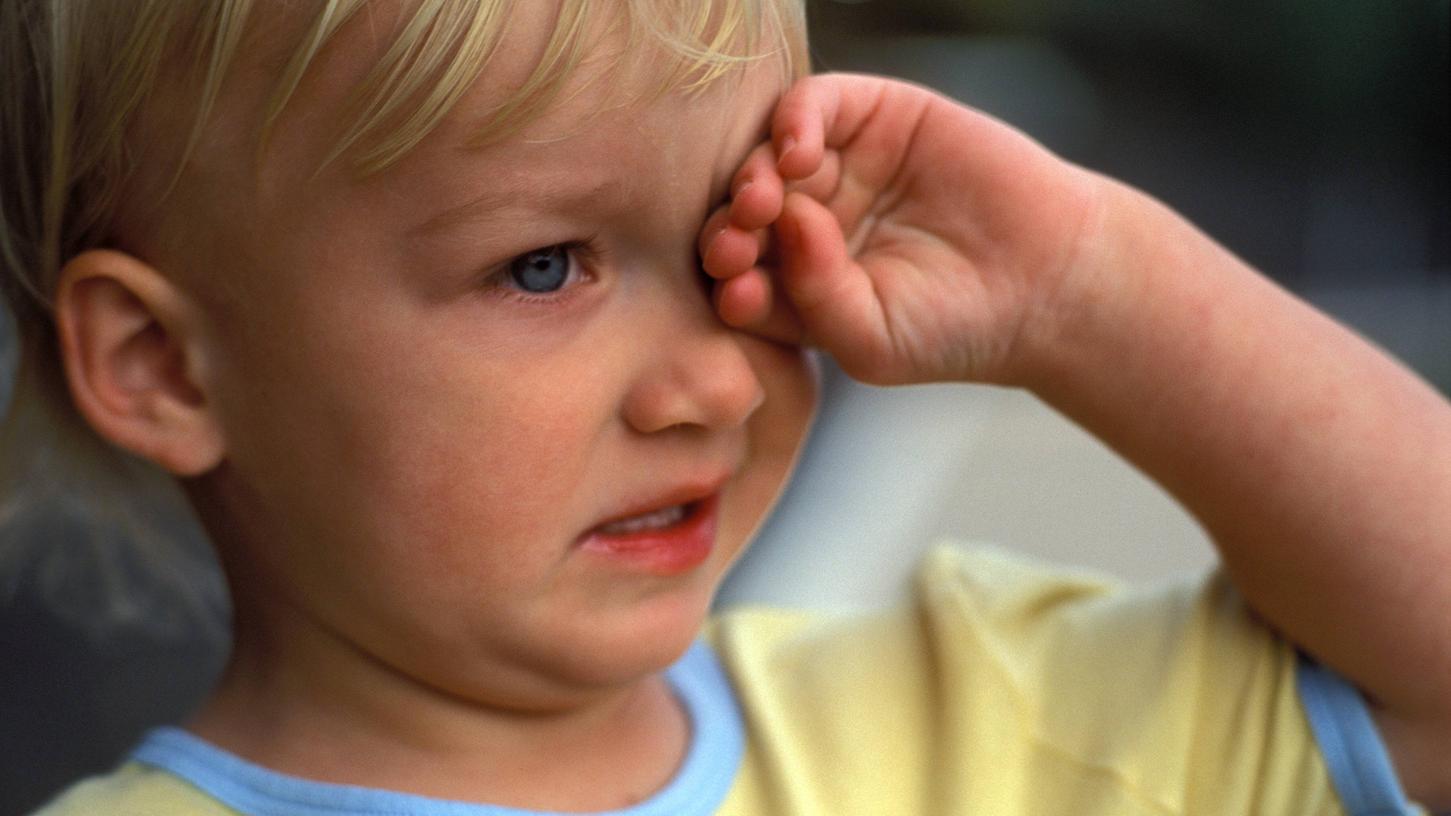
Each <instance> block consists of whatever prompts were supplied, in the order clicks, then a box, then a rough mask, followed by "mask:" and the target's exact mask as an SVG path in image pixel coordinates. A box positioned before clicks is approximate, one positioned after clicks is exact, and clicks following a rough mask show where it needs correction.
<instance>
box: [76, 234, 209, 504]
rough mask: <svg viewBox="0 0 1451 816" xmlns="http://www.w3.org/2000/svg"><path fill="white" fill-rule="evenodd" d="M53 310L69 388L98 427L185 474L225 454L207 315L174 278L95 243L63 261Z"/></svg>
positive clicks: (118, 441) (196, 472)
mask: <svg viewBox="0 0 1451 816" xmlns="http://www.w3.org/2000/svg"><path fill="white" fill-rule="evenodd" d="M55 317H56V329H57V331H58V333H59V335H60V346H61V349H60V351H61V358H62V362H63V363H64V365H65V375H66V382H67V384H68V385H69V386H70V391H71V397H72V399H74V400H75V403H76V407H77V408H78V409H79V410H80V412H81V414H82V415H83V416H84V417H85V418H86V420H87V421H88V422H89V423H90V424H91V427H93V428H94V429H95V430H96V432H97V433H99V434H100V435H101V436H102V437H104V438H106V439H107V440H109V441H111V442H112V443H113V444H115V445H117V446H119V447H121V448H124V449H126V450H128V451H131V452H132V453H135V454H137V455H138V456H141V457H142V458H145V459H149V460H150V461H152V462H154V463H156V464H158V465H160V466H161V467H163V468H165V469H166V470H168V471H170V472H171V473H174V474H176V475H177V476H198V475H201V474H202V473H205V472H207V471H209V470H211V469H212V468H214V467H216V466H217V465H218V464H219V463H220V462H221V461H222V458H223V455H224V453H225V444H224V442H223V438H222V433H221V425H220V423H219V422H218V417H216V416H215V414H214V412H213V410H212V407H211V405H210V404H209V402H208V400H207V390H206V387H205V381H204V377H203V376H202V375H203V374H204V371H205V365H204V363H205V361H206V358H207V355H206V352H207V350H208V349H207V348H206V345H205V343H204V340H203V333H202V331H201V329H202V327H203V325H204V324H203V322H202V314H201V312H200V310H198V309H197V308H195V306H194V305H193V304H192V302H191V301H190V299H189V298H188V297H187V296H186V295H185V293H184V292H182V291H181V290H180V289H179V288H178V287H177V286H176V285H175V284H173V283H172V282H171V281H169V280H167V279H166V278H165V277H164V276H162V275H161V273H159V272H157V271H156V270H155V269H153V268H152V267H150V266H149V265H147V264H146V263H144V262H142V261H140V260H137V259H136V258H134V257H132V256H130V255H127V254H124V253H121V252H116V251H114V250H108V249H96V250H89V251H87V252H84V253H82V254H80V255H77V256H76V257H75V258H73V259H72V260H71V261H70V262H69V263H67V264H66V265H65V268H64V269H62V270H61V280H60V287H59V289H58V291H57V293H56V301H55Z"/></svg>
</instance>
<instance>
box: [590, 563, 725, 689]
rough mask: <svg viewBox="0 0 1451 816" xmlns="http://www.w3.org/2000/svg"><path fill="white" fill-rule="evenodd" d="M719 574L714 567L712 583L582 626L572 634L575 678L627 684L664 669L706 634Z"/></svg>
mask: <svg viewBox="0 0 1451 816" xmlns="http://www.w3.org/2000/svg"><path fill="white" fill-rule="evenodd" d="M718 572H719V571H718V570H712V573H713V576H712V579H711V580H710V581H709V586H708V587H705V586H699V585H693V586H691V587H690V589H689V590H682V591H676V592H668V593H661V594H659V595H657V596H654V597H651V598H648V599H644V600H642V601H640V602H638V603H637V604H634V605H632V607H633V608H631V609H628V610H622V611H620V612H618V613H617V614H615V615H612V616H611V618H612V620H609V621H601V620H598V619H596V620H592V621H588V622H587V623H586V625H584V626H580V627H578V628H577V629H576V631H575V632H574V633H573V636H572V637H571V638H570V641H571V642H572V643H573V644H574V649H573V650H572V652H571V654H570V656H569V657H568V658H567V659H568V662H569V663H570V666H569V674H570V680H571V681H572V682H574V683H577V684H579V685H581V686H593V687H599V686H621V685H627V684H630V683H633V682H636V681H638V680H640V679H642V678H644V677H647V676H650V675H653V674H658V673H660V672H662V671H664V670H665V669H666V668H668V667H669V666H670V665H671V664H673V663H674V662H675V661H676V660H678V659H680V656H681V655H683V654H684V653H685V652H686V650H688V649H689V648H690V646H691V644H692V643H694V642H695V640H696V639H697V638H698V637H699V636H700V633H701V629H702V627H703V625H704V623H705V618H706V616H707V615H708V614H709V612H710V601H711V598H712V597H713V595H714V590H715V586H716V584H717V583H718V582H719V577H720V576H719V574H718ZM702 577H703V576H702ZM700 583H705V582H704V581H702V582H700Z"/></svg>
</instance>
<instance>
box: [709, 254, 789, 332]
mask: <svg viewBox="0 0 1451 816" xmlns="http://www.w3.org/2000/svg"><path fill="white" fill-rule="evenodd" d="M714 298H715V306H716V312H717V314H719V315H720V317H721V320H722V321H723V322H725V323H726V325H729V326H733V327H735V328H738V329H742V330H744V331H748V332H750V333H752V334H755V335H758V336H761V337H764V338H766V339H767V340H772V341H774V342H777V343H790V344H793V345H800V344H801V343H802V342H803V341H804V340H805V330H804V329H803V328H802V325H801V319H800V317H798V316H797V315H796V312H795V310H794V309H793V308H791V304H790V302H789V301H788V300H786V299H784V298H781V297H779V296H778V293H777V288H776V285H775V284H774V283H773V282H772V279H771V277H770V275H769V274H768V273H766V271H765V270H763V269H761V268H760V267H755V268H753V269H751V270H750V271H749V272H746V273H744V274H742V275H739V276H737V277H734V278H731V279H730V280H728V281H722V282H721V283H719V284H717V285H716V288H715V295H714Z"/></svg>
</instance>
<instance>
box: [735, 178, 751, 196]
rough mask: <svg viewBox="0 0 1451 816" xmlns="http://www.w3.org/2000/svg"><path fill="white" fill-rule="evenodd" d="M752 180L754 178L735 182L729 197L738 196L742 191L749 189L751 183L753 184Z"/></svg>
mask: <svg viewBox="0 0 1451 816" xmlns="http://www.w3.org/2000/svg"><path fill="white" fill-rule="evenodd" d="M754 182H755V180H754V179H749V178H748V179H746V180H744V181H742V182H741V183H740V184H737V185H736V188H735V189H734V190H732V191H731V198H740V197H741V194H742V193H744V192H745V191H747V190H749V189H751V184H753V183H754Z"/></svg>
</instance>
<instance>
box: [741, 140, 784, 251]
mask: <svg viewBox="0 0 1451 816" xmlns="http://www.w3.org/2000/svg"><path fill="white" fill-rule="evenodd" d="M784 183H785V182H784V181H783V180H782V178H781V174H780V173H778V172H776V155H775V151H774V148H772V146H771V144H770V143H769V142H763V143H761V144H760V145H757V146H756V148H755V149H754V150H752V151H751V152H750V154H749V155H747V156H746V160H745V161H744V162H742V163H741V167H740V169H739V170H737V171H736V175H735V178H734V179H733V180H732V182H731V203H730V220H731V223H732V224H735V225H736V226H738V227H741V228H742V229H747V230H756V229H762V228H764V227H766V226H768V225H770V223H771V222H772V221H775V220H776V218H777V217H778V216H780V215H781V202H782V200H783V199H784V198H785V193H784V192H783V190H782V187H783V185H784Z"/></svg>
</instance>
